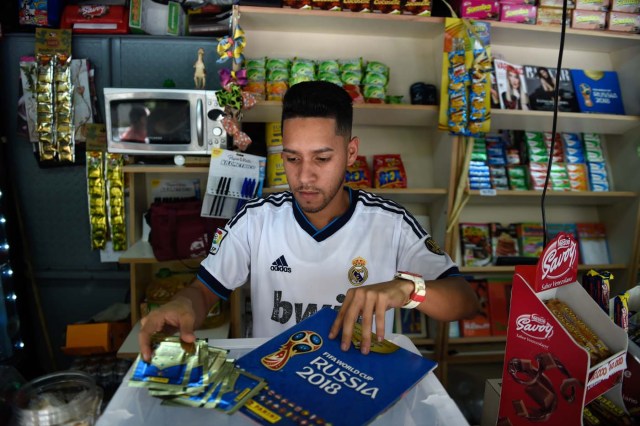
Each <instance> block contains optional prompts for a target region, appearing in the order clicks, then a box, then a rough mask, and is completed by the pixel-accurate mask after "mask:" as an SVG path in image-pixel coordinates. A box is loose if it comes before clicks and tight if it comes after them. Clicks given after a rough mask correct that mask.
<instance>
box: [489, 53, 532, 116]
mask: <svg viewBox="0 0 640 426" xmlns="http://www.w3.org/2000/svg"><path fill="white" fill-rule="evenodd" d="M493 65H494V68H495V71H496V83H497V84H498V93H499V94H500V108H502V109H522V110H528V109H530V107H529V99H528V95H527V82H526V81H525V78H524V69H523V67H522V65H517V64H512V63H510V62H507V61H504V60H502V59H494V60H493Z"/></svg>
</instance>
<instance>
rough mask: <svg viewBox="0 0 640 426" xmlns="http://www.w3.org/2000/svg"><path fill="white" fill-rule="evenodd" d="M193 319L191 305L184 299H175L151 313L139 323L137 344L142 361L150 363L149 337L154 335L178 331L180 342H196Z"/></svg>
mask: <svg viewBox="0 0 640 426" xmlns="http://www.w3.org/2000/svg"><path fill="white" fill-rule="evenodd" d="M195 319H196V315H195V311H194V309H193V304H192V303H191V300H189V299H188V298H186V297H177V298H175V299H173V300H171V301H170V302H168V303H166V304H164V305H162V306H161V307H159V308H157V309H154V310H153V311H151V312H150V313H149V315H147V316H146V317H144V318H142V320H141V321H140V332H139V333H138V342H139V343H140V353H141V354H142V359H144V360H145V361H146V362H149V361H151V336H153V335H154V334H155V333H159V332H162V333H167V334H173V333H175V332H176V331H180V339H181V340H183V341H184V342H187V343H193V342H194V341H195V340H196V336H195V335H194V334H193V329H194V324H195Z"/></svg>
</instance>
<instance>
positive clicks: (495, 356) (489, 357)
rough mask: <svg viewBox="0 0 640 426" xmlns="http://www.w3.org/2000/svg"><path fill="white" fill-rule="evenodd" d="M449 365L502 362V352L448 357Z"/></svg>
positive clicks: (473, 353)
mask: <svg viewBox="0 0 640 426" xmlns="http://www.w3.org/2000/svg"><path fill="white" fill-rule="evenodd" d="M446 358H447V362H448V363H449V364H478V363H484V364H488V363H493V362H503V361H504V350H502V351H495V352H472V353H464V354H457V355H448V356H447V357H446Z"/></svg>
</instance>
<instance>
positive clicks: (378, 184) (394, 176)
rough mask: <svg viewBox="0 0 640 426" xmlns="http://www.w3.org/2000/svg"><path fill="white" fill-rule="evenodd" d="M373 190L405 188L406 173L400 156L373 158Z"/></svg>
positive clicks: (375, 156)
mask: <svg viewBox="0 0 640 426" xmlns="http://www.w3.org/2000/svg"><path fill="white" fill-rule="evenodd" d="M373 175H374V180H373V185H374V188H406V187H407V173H406V172H405V170H404V165H403V164H402V159H401V158H400V154H378V155H374V156H373Z"/></svg>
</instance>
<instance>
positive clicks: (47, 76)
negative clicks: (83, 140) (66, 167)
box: [36, 54, 56, 161]
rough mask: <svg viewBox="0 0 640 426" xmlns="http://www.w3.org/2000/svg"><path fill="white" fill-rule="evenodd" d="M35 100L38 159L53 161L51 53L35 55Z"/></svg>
mask: <svg viewBox="0 0 640 426" xmlns="http://www.w3.org/2000/svg"><path fill="white" fill-rule="evenodd" d="M36 60H37V76H38V79H37V81H36V102H37V106H36V108H37V111H38V113H37V121H36V123H37V124H36V132H37V133H38V150H39V154H40V161H53V160H55V156H56V148H55V137H54V134H53V130H54V129H53V55H49V54H38V55H37V58H36Z"/></svg>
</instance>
